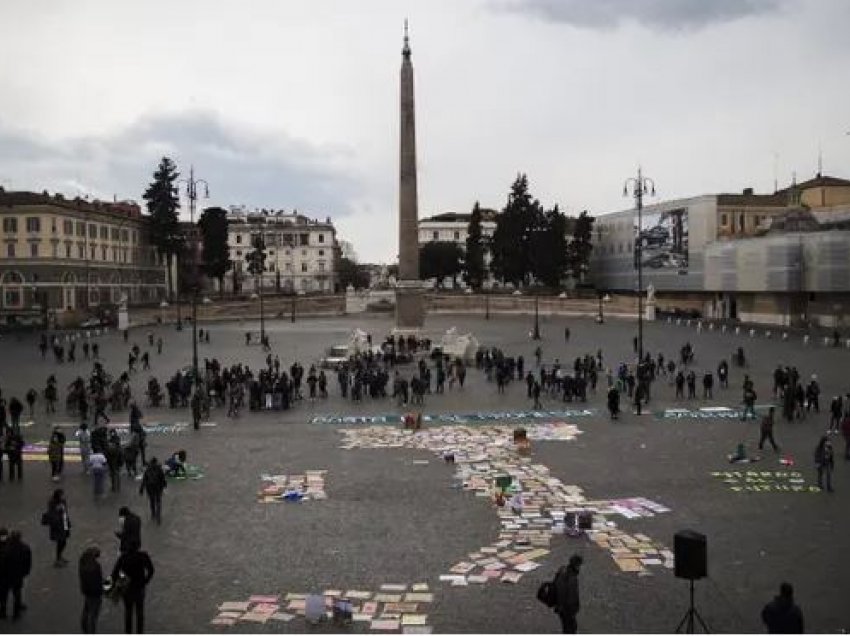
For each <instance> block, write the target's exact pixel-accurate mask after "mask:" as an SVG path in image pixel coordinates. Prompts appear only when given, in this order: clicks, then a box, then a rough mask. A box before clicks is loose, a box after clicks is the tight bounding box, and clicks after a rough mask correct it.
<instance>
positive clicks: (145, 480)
mask: <svg viewBox="0 0 850 636" xmlns="http://www.w3.org/2000/svg"><path fill="white" fill-rule="evenodd" d="M167 486H168V482H167V481H166V480H165V472H163V470H162V466H161V465H160V463H159V461H157V458H156V457H151V461H150V463H149V464H148V466H147V468H145V472H144V474H143V475H142V483H141V485H140V486H139V494H140V495H141V494H142V493H145V492H146V493H147V495H148V501H149V502H150V507H151V519H153V520H154V521H156V522H157V524H162V493H163V491H164V490H165V489H166V487H167Z"/></svg>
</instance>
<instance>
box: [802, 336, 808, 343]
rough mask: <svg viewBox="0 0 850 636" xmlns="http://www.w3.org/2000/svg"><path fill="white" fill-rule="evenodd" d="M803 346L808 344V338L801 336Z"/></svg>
mask: <svg viewBox="0 0 850 636" xmlns="http://www.w3.org/2000/svg"><path fill="white" fill-rule="evenodd" d="M803 344H804V345H807V344H809V337H808V336H803Z"/></svg>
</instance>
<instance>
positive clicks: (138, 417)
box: [130, 401, 148, 466]
mask: <svg viewBox="0 0 850 636" xmlns="http://www.w3.org/2000/svg"><path fill="white" fill-rule="evenodd" d="M142 417H144V416H143V415H142V409H140V408H139V405H138V404H136V402H135V401H133V402H131V403H130V434H133V433H137V434H138V436H139V454H140V455H141V457H142V466H144V465H146V464H147V461H146V459H145V449H146V448H147V446H148V443H147V440H146V439H145V438H146V437H147V434H146V433H145V429H144V427H143V426H142Z"/></svg>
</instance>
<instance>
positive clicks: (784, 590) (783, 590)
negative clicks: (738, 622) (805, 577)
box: [761, 583, 804, 634]
mask: <svg viewBox="0 0 850 636" xmlns="http://www.w3.org/2000/svg"><path fill="white" fill-rule="evenodd" d="M761 620H762V622H763V623H764V625H765V627H767V633H768V634H802V633H803V631H804V630H803V612H802V611H801V610H800V607H799V606H798V605H797V604H796V603H795V602H794V588H793V587H792V586H791V584H790V583H782V585H780V586H779V596H776V597H774V599H773V600H772V601H771V602H770V603H768V604H767V605H765V606H764V609H763V610H762V611H761Z"/></svg>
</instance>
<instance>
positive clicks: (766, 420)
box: [759, 406, 779, 453]
mask: <svg viewBox="0 0 850 636" xmlns="http://www.w3.org/2000/svg"><path fill="white" fill-rule="evenodd" d="M775 410H776V409H775V408H774V407H772V406H771V407H770V410H768V412H767V415H765V416H764V417H763V418H762V420H761V437H760V438H759V450H761V449H762V448H764V443H765V442H770V445H771V446H773V450H774V451H775V452H777V453H778V452H779V446H777V445H776V440H774V439H773V424H774V421H775V420H774V416H773V414H774V412H775Z"/></svg>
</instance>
